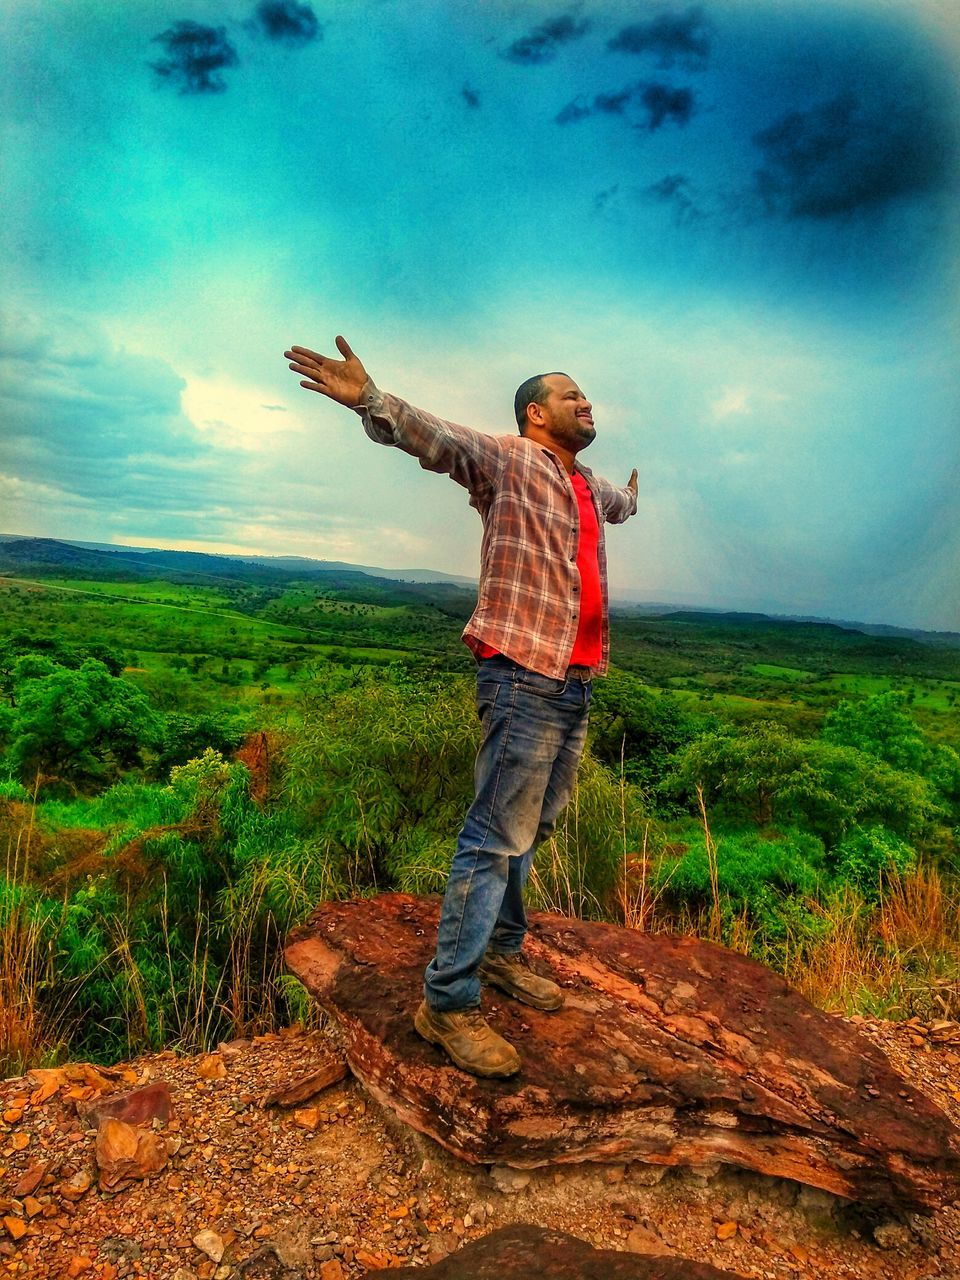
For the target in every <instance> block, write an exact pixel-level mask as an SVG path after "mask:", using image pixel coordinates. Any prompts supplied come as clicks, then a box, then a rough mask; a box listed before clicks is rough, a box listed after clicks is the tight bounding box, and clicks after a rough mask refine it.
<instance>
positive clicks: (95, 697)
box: [8, 658, 162, 782]
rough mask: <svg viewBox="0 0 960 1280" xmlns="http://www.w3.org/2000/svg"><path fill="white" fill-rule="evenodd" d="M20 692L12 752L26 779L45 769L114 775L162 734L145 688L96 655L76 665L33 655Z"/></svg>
mask: <svg viewBox="0 0 960 1280" xmlns="http://www.w3.org/2000/svg"><path fill="white" fill-rule="evenodd" d="M51 668H52V669H51ZM14 693H15V699H16V712H15V717H14V721H13V725H12V729H11V739H12V741H11V745H10V749H9V753H8V758H9V762H10V764H11V766H12V768H13V770H14V771H15V772H17V773H19V775H20V776H21V778H22V779H23V780H24V781H25V782H29V781H31V780H32V779H33V778H34V777H35V776H36V775H37V774H38V773H39V774H41V775H45V776H48V777H57V778H65V779H68V780H70V781H74V782H88V781H92V780H97V781H104V780H111V779H112V778H114V777H116V776H117V775H118V774H119V772H120V771H121V770H122V769H128V768H131V767H133V766H135V765H139V764H140V763H141V762H142V753H143V750H144V749H145V748H148V747H153V746H155V745H156V744H157V743H158V741H159V739H160V734H161V729H162V722H161V719H160V717H159V716H158V715H157V713H156V712H155V711H154V710H153V708H152V707H151V706H150V704H149V702H148V701H147V699H146V698H145V697H144V695H143V694H142V693H141V692H140V690H139V689H137V688H136V687H135V686H134V685H132V684H130V683H129V682H128V681H126V680H124V679H122V678H120V677H117V676H113V675H111V674H110V672H109V670H108V669H107V668H106V666H104V664H103V663H102V662H98V661H97V660H96V659H94V658H88V659H87V660H86V661H85V662H84V663H83V664H82V665H81V666H80V667H79V668H77V669H75V670H71V669H70V668H67V667H61V666H58V665H56V664H46V665H45V666H44V667H40V666H39V664H37V663H36V661H35V660H34V659H31V660H29V662H27V661H25V662H24V664H23V667H22V668H19V667H18V672H17V678H16V683H15V688H14Z"/></svg>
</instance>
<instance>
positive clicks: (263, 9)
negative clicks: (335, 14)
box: [248, 0, 323, 46]
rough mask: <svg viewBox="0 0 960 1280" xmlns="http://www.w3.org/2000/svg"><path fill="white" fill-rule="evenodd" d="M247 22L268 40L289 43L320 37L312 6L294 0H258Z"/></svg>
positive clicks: (318, 25)
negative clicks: (258, 2) (259, 0)
mask: <svg viewBox="0 0 960 1280" xmlns="http://www.w3.org/2000/svg"><path fill="white" fill-rule="evenodd" d="M248 26H249V27H250V29H251V30H253V31H256V32H257V33H258V34H259V35H262V36H265V37H266V38H267V39H268V40H275V41H277V43H278V44H285V45H289V46H295V45H304V44H310V42H311V41H313V40H322V39H323V28H322V27H321V26H320V23H319V22H318V21H317V15H316V14H315V13H314V11H313V7H312V6H311V5H309V4H297V2H296V0H261V2H260V4H258V5H257V7H256V9H255V10H254V14H253V17H252V18H251V19H250V22H249V24H248Z"/></svg>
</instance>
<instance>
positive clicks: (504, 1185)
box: [490, 1164, 530, 1196]
mask: <svg viewBox="0 0 960 1280" xmlns="http://www.w3.org/2000/svg"><path fill="white" fill-rule="evenodd" d="M490 1179H491V1181H492V1182H493V1185H494V1186H495V1187H496V1188H497V1190H498V1191H502V1192H503V1194H504V1195H505V1196H509V1195H515V1194H516V1193H517V1192H518V1191H522V1190H523V1189H524V1187H526V1186H529V1185H530V1175H529V1173H525V1172H524V1171H523V1170H522V1169H511V1168H509V1167H508V1166H507V1165H499V1164H495V1165H494V1166H493V1168H492V1169H491V1170H490Z"/></svg>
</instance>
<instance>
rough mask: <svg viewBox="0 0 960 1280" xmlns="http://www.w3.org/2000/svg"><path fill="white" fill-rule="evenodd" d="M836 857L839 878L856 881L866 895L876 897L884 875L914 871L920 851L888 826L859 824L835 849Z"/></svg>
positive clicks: (872, 898)
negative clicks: (917, 851)
mask: <svg viewBox="0 0 960 1280" xmlns="http://www.w3.org/2000/svg"><path fill="white" fill-rule="evenodd" d="M833 861H834V866H835V873H836V876H837V878H838V879H840V880H845V881H848V882H849V883H852V884H854V885H856V887H857V888H858V889H859V890H860V892H861V893H862V894H863V896H864V897H865V898H867V899H868V900H870V901H876V900H877V899H878V898H879V897H880V892H881V888H882V884H883V878H884V876H887V875H889V874H890V873H894V874H896V875H904V874H907V873H909V872H911V871H914V870H915V869H916V865H917V855H916V850H914V849H913V848H912V847H911V846H910V845H909V844H906V843H905V842H904V841H903V840H901V839H900V838H899V837H898V836H896V835H894V833H893V832H892V831H888V830H887V829H886V828H885V827H880V826H875V827H867V828H862V827H856V828H854V830H852V831H850V832H848V834H847V835H846V836H845V837H844V838H843V840H842V841H841V842H840V844H839V845H837V847H836V849H834V850H833Z"/></svg>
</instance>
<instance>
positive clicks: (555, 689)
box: [517, 671, 567, 698]
mask: <svg viewBox="0 0 960 1280" xmlns="http://www.w3.org/2000/svg"><path fill="white" fill-rule="evenodd" d="M517 688H518V689H522V690H523V691H524V692H525V693H535V694H536V695H537V697H538V698H562V697H563V695H564V694H565V693H566V691H567V682H566V680H554V678H553V677H552V676H542V675H540V673H539V672H538V671H520V672H518V673H517Z"/></svg>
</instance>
